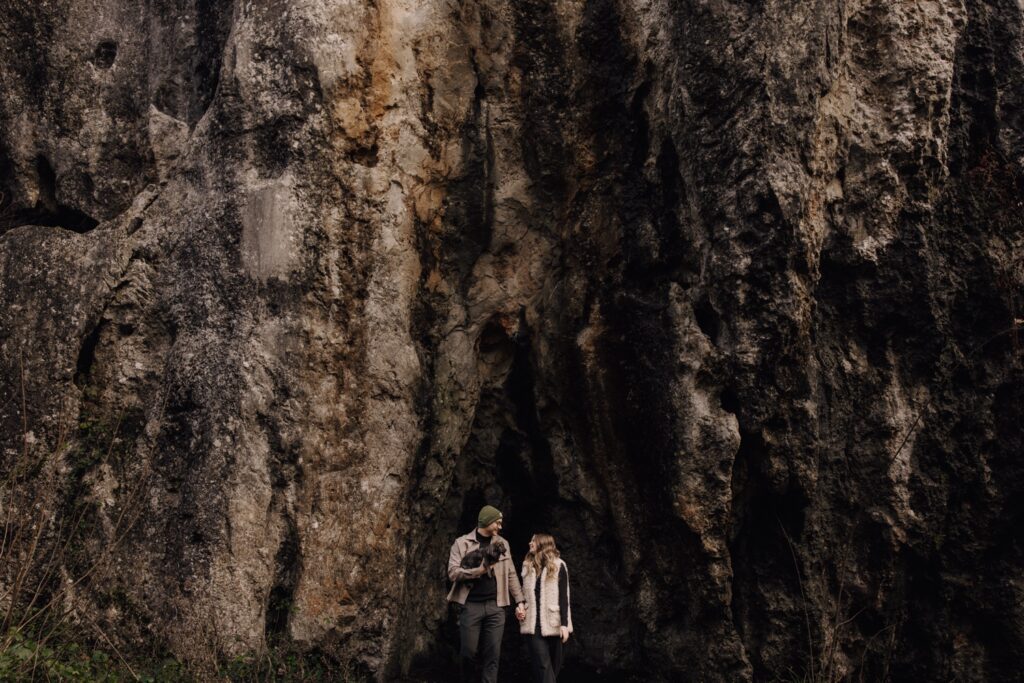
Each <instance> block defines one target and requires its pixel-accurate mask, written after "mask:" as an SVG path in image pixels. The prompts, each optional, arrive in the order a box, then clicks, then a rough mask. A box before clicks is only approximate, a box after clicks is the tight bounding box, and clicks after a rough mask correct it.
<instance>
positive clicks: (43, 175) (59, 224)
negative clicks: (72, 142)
mask: <svg viewBox="0 0 1024 683" xmlns="http://www.w3.org/2000/svg"><path fill="white" fill-rule="evenodd" d="M36 177H37V180H38V184H39V198H38V199H37V200H36V204H35V206H34V207H32V208H30V209H29V208H26V209H20V210H13V211H8V212H6V213H4V214H0V234H3V233H5V232H7V231H8V230H11V229H13V228H17V227H20V226H22V225H42V226H47V227H53V228H64V229H65V230H71V231H72V232H77V233H79V234H82V233H86V232H89V231H90V230H92V229H93V228H95V227H96V226H97V225H99V221H98V220H96V219H95V218H93V217H92V216H90V215H89V214H87V213H85V212H84V211H80V210H78V209H76V208H74V207H70V206H67V205H65V204H61V203H59V202H58V201H57V174H56V172H54V170H53V166H51V165H50V162H49V160H48V159H47V158H46V157H44V156H43V155H39V156H38V157H36Z"/></svg>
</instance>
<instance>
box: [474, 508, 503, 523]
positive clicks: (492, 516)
mask: <svg viewBox="0 0 1024 683" xmlns="http://www.w3.org/2000/svg"><path fill="white" fill-rule="evenodd" d="M499 519H501V510H499V509H498V508H496V507H492V506H490V505H484V506H483V507H482V508H480V514H479V515H478V516H477V518H476V526H477V528H478V529H483V528H484V527H485V526H490V525H492V524H494V522H496V521H497V520H499Z"/></svg>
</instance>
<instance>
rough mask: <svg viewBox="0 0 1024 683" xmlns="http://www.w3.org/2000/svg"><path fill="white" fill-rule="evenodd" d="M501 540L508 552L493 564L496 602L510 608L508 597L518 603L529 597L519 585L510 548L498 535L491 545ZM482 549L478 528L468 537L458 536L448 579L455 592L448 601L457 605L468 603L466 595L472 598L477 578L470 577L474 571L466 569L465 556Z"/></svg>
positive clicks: (451, 593)
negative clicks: (474, 582) (464, 566)
mask: <svg viewBox="0 0 1024 683" xmlns="http://www.w3.org/2000/svg"><path fill="white" fill-rule="evenodd" d="M498 541H501V542H502V543H504V544H505V552H504V554H502V556H501V558H500V559H499V560H498V563H497V564H495V565H493V569H492V571H493V572H494V580H495V583H497V586H498V595H497V603H498V607H508V606H509V605H510V604H512V603H511V602H510V601H509V594H510V593H511V595H512V599H513V600H515V604H517V605H518V604H519V603H521V602H525V601H526V598H525V597H524V596H523V587H522V586H521V585H520V584H519V576H518V575H517V574H516V567H515V565H514V564H513V563H512V555H511V554H510V553H509V549H510V548H511V546H510V545H509V544H508V541H506V540H505V539H504V538H502V537H501V536H498V535H497V534H495V535H494V536H493V537H491V543H497V542H498ZM479 547H480V542H479V541H477V540H476V529H474V530H473V531H470V532H469V533H468V534H466V535H465V536H459V537H458V538H456V539H455V542H454V543H452V549H451V551H450V552H449V553H448V578H449V579H450V580H451V582H452V589H451V590H450V591H448V601H449V602H457V603H459V604H460V605H465V604H466V596H467V595H469V591H470V589H471V588H472V587H473V583H472V581H473V579H474V578H476V577H475V576H470V575H469V574H470V572H473V571H475V570H472V569H463V568H462V558H463V557H465V556H466V553H468V552H472V551H474V550H476V549H477V548H479Z"/></svg>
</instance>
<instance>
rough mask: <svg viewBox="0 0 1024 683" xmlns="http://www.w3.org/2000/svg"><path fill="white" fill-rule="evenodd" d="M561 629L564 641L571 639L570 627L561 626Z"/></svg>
mask: <svg viewBox="0 0 1024 683" xmlns="http://www.w3.org/2000/svg"><path fill="white" fill-rule="evenodd" d="M559 630H560V631H561V634H562V642H563V643H564V642H565V641H567V640H569V628H568V627H567V626H561V627H559Z"/></svg>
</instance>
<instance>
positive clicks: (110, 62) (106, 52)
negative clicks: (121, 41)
mask: <svg viewBox="0 0 1024 683" xmlns="http://www.w3.org/2000/svg"><path fill="white" fill-rule="evenodd" d="M116 59H117V43H115V42H114V41H112V40H104V41H103V42H101V43H100V44H98V45H97V46H96V49H95V50H93V53H92V63H93V64H95V65H96V66H97V67H99V68H100V69H109V68H110V67H112V66H114V60H116Z"/></svg>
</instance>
